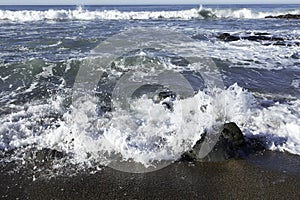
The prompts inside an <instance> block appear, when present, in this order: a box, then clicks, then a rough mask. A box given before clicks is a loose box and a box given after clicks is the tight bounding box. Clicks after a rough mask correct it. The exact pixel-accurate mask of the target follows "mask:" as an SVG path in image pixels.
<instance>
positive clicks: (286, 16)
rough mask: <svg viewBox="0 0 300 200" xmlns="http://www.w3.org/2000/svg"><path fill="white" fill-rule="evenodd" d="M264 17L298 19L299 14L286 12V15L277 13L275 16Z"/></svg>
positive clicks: (299, 17)
mask: <svg viewBox="0 0 300 200" xmlns="http://www.w3.org/2000/svg"><path fill="white" fill-rule="evenodd" d="M265 18H267V19H270V18H273V19H300V15H293V14H286V15H277V16H266V17H265Z"/></svg>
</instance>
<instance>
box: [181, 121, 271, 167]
mask: <svg viewBox="0 0 300 200" xmlns="http://www.w3.org/2000/svg"><path fill="white" fill-rule="evenodd" d="M205 137H207V135H206V134H204V135H202V137H201V139H200V140H198V141H197V143H196V144H195V145H194V147H193V148H192V150H190V151H189V152H186V153H184V154H183V155H182V157H181V160H186V161H213V162H217V161H224V160H228V159H231V158H243V157H246V156H247V155H249V154H251V153H255V152H258V151H263V150H265V145H264V144H263V142H261V141H260V140H257V139H255V138H246V137H245V136H244V135H243V133H242V131H241V130H240V129H239V127H238V126H237V125H236V124H235V123H234V122H230V123H226V124H224V126H223V128H222V131H221V133H220V136H219V138H218V141H217V143H216V144H215V145H214V147H213V148H212V150H211V151H210V152H209V153H208V154H207V155H206V156H205V157H201V155H200V154H201V149H202V148H205V147H204V145H206V144H205V143H207V141H205Z"/></svg>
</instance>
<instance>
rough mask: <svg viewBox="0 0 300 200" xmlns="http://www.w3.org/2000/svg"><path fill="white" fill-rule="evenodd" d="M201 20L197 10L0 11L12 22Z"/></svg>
mask: <svg viewBox="0 0 300 200" xmlns="http://www.w3.org/2000/svg"><path fill="white" fill-rule="evenodd" d="M199 17H200V18H201V16H199V14H198V10H197V9H190V10H179V11H130V12H128V11H127V12H125V11H119V10H104V11H88V10H84V9H81V8H79V9H77V10H63V9H62V10H53V9H50V10H46V11H35V10H20V11H10V10H0V20H10V21H21V22H25V21H41V20H130V19H141V20H143V19H161V18H164V19H182V20H188V19H193V18H199Z"/></svg>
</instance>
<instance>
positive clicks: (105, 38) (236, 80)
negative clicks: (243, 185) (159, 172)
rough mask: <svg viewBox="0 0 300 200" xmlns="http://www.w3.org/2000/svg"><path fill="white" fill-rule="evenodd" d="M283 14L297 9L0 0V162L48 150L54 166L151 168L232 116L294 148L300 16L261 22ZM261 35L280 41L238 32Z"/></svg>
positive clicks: (250, 131) (249, 130)
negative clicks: (3, 2)
mask: <svg viewBox="0 0 300 200" xmlns="http://www.w3.org/2000/svg"><path fill="white" fill-rule="evenodd" d="M288 13H289V14H300V5H203V6H202V5H163V6H154V5H149V6H88V5H86V6H0V151H1V154H0V159H1V162H2V163H6V162H12V161H17V162H20V166H21V165H26V163H28V162H33V160H35V159H37V157H38V155H39V154H38V152H39V151H42V150H45V149H47V150H48V151H49V150H50V151H51V150H52V151H53V150H55V151H57V152H61V154H62V156H60V157H59V158H55V159H54V158H53V162H52V163H51V165H52V167H53V168H55V169H61V168H63V169H64V170H66V168H67V169H68V168H72V166H73V167H74V166H76V169H82V168H83V169H86V168H93V169H100V168H99V166H111V167H113V168H115V169H118V170H122V171H131V172H132V171H133V172H144V171H147V169H149V170H148V171H151V170H156V169H159V168H161V167H164V166H166V165H167V164H169V163H171V162H174V161H175V160H177V159H178V158H179V157H180V155H181V154H182V153H183V152H185V151H187V150H189V149H190V148H191V147H192V146H193V145H194V144H195V143H196V141H197V140H199V139H200V138H201V134H203V133H204V132H208V133H210V134H214V132H218V127H220V125H222V124H224V123H225V122H230V121H234V122H236V123H237V124H238V126H239V127H240V128H241V129H242V131H243V133H244V134H245V135H246V136H248V137H259V138H261V139H262V140H264V142H265V143H266V145H267V148H269V149H270V150H273V151H285V152H289V153H291V154H296V155H300V99H299V98H300V51H299V50H300V48H299V45H300V21H299V20H296V19H290V20H285V19H265V17H266V16H269V15H282V14H288ZM222 33H229V34H231V35H234V36H237V37H240V38H242V39H240V40H237V41H230V42H228V41H223V40H221V39H219V38H218V36H219V35H220V34H222ZM261 35H263V36H266V37H269V38H271V37H273V38H280V41H279V42H278V41H275V40H260V39H258V40H256V41H253V40H248V39H246V38H245V37H248V36H261ZM156 40H158V41H159V42H156ZM132 41H135V42H137V43H138V45H137V47H136V48H135V46H134V44H135V43H133V42H132ZM155 42H156V43H155ZM106 43H107V44H109V45H115V46H114V48H112V49H110V48H109V47H107V46H106V47H105V48H104V46H105V44H106ZM158 43H159V44H158ZM103 44H104V46H103ZM101 45H102V46H101ZM109 45H108V46H109ZM131 45H133V46H131ZM153 45H154V46H153ZM159 45H162V46H161V47H164V48H165V49H163V48H162V49H159V47H160V46H159ZM116 46H117V47H122V48H121V49H118V48H115V47H116ZM133 47H134V48H133ZM106 51H107V52H106ZM95 52H96V53H95ZM106 53H109V54H110V56H111V55H113V54H114V60H113V62H107V65H103V62H106V60H105V58H104V57H103V56H104V55H106ZM181 54H182V55H181ZM189 56H190V57H200V58H201V60H202V61H203V59H204V60H205V59H208V60H209V62H206V64H208V65H209V66H210V67H212V68H213V69H214V70H215V71H216V73H212V74H210V75H211V76H208V77H205V73H203V70H205V68H201V67H199V65H195V63H197V61H195V63H192V62H191V61H190V60H191V59H188V57H189ZM202 61H201V62H202ZM91 63H92V64H91ZM99 63H101V64H99ZM202 64H203V63H202ZM89 67H92V69H89ZM89 70H90V71H89ZM208 71H209V70H208ZM100 72H101V73H100ZM80 75H83V77H84V78H87V79H82V77H81V76H80ZM89 76H90V78H88V77H89ZM78 77H79V78H78ZM214 78H215V79H218V83H220V84H216V82H214V81H213V84H214V85H215V86H217V87H208V85H209V84H208V85H207V84H206V83H207V82H209V81H210V80H214ZM150 79H151V80H150ZM133 83H135V84H133ZM136 83H138V84H136ZM95 84H96V85H95ZM168 84H169V85H172V87H171V86H169V87H168ZM137 85H138V87H137ZM172 88H173V89H172ZM174 91H175V92H174ZM159 92H171V93H172V92H174V93H175V94H174V95H167V97H166V98H163V99H162V98H161V99H160V97H158V96H159ZM74 97H76V98H77V97H80V98H81V99H79V100H78V101H76V98H74ZM122 98H125V100H120V99H122ZM157 98H158V99H157ZM124 102H125V103H124ZM118 103H119V104H121V105H119V104H118ZM168 106H169V107H171V108H170V109H169V108H168ZM61 157H62V158H61ZM43 162H46V161H44V160H43ZM124 163H125V164H124ZM128 163H136V164H137V165H138V166H136V165H135V167H136V168H135V169H133V170H130V169H128V168H130V164H128ZM128 166H129V167H128ZM131 167H132V166H131Z"/></svg>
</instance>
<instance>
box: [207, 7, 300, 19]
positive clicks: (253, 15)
mask: <svg viewBox="0 0 300 200" xmlns="http://www.w3.org/2000/svg"><path fill="white" fill-rule="evenodd" d="M205 10H206V11H208V12H210V13H212V14H213V15H214V16H216V17H218V18H245V19H260V18H265V17H267V16H278V15H286V14H294V15H299V14H300V9H294V10H286V11H273V12H258V11H253V10H251V9H249V8H241V9H212V8H205Z"/></svg>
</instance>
